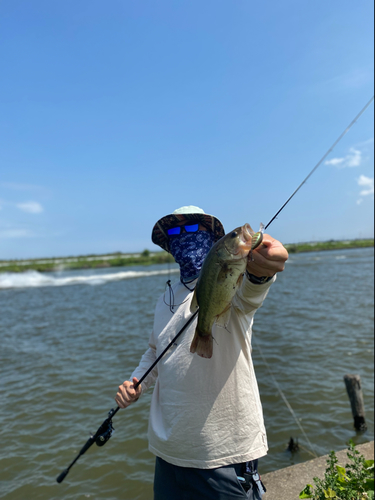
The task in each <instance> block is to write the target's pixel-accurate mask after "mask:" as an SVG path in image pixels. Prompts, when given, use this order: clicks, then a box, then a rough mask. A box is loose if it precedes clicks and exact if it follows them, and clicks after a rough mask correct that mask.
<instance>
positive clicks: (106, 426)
mask: <svg viewBox="0 0 375 500" xmlns="http://www.w3.org/2000/svg"><path fill="white" fill-rule="evenodd" d="M113 414H114V410H111V411H110V412H109V413H108V418H107V419H106V420H104V422H103V423H102V425H101V426H100V427H99V429H98V430H97V432H96V434H95V437H94V439H95V443H96V445H97V446H104V445H105V443H106V442H107V441H108V440H109V438H110V437H111V436H112V432H113V431H114V430H115V429H114V427H113V424H112V416H113Z"/></svg>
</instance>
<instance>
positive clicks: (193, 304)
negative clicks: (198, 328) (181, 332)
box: [190, 289, 199, 313]
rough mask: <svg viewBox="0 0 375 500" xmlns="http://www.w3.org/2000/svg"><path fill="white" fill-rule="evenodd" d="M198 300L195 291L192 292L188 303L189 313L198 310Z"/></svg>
mask: <svg viewBox="0 0 375 500" xmlns="http://www.w3.org/2000/svg"><path fill="white" fill-rule="evenodd" d="M198 307H199V305H198V300H197V289H195V290H194V294H193V298H192V299H191V303H190V312H191V313H195V311H196V310H197V309H198Z"/></svg>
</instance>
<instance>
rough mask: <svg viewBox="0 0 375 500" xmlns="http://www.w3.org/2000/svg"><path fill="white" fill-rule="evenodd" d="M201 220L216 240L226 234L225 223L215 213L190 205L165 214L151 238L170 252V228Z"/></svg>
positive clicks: (156, 225) (155, 227)
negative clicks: (210, 213)
mask: <svg viewBox="0 0 375 500" xmlns="http://www.w3.org/2000/svg"><path fill="white" fill-rule="evenodd" d="M185 220H186V221H199V222H200V223H201V224H203V225H204V226H205V227H206V228H207V230H208V231H211V232H212V233H214V236H215V242H216V241H218V240H219V239H220V238H222V237H223V236H224V235H225V231H224V227H223V224H222V223H221V222H220V221H219V219H217V218H216V217H214V216H213V215H209V214H206V213H205V212H204V211H203V210H202V209H201V208H199V207H194V206H193V205H189V206H186V207H181V208H177V210H175V211H174V212H172V213H171V214H169V215H165V216H164V217H162V218H161V219H159V220H158V221H157V223H156V224H155V226H154V228H153V230H152V236H151V239H152V241H153V243H155V245H159V247H161V248H163V250H166V251H167V252H169V236H168V233H167V231H168V229H170V228H171V227H173V226H175V225H176V224H179V223H180V222H183V221H185Z"/></svg>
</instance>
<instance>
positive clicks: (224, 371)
mask: <svg viewBox="0 0 375 500" xmlns="http://www.w3.org/2000/svg"><path fill="white" fill-rule="evenodd" d="M273 281H274V279H273V280H272V281H270V282H268V283H266V284H263V285H256V284H253V283H251V282H250V281H249V280H248V279H247V278H246V277H244V280H243V282H242V285H241V287H240V289H239V290H238V292H237V294H236V295H235V297H234V299H233V301H232V307H231V315H230V319H229V322H228V323H227V328H226V329H225V328H223V327H221V326H218V325H214V328H213V337H214V345H213V355H212V358H210V359H205V358H201V357H199V356H198V355H197V354H191V353H190V344H191V342H192V339H193V336H194V332H195V328H196V323H197V320H196V319H195V320H194V321H193V322H192V324H191V325H189V327H188V328H187V329H186V330H185V331H184V332H183V333H182V334H181V336H180V337H179V338H178V340H177V342H176V344H177V345H174V346H172V347H171V348H170V350H169V351H168V352H167V353H166V354H165V356H164V357H163V358H162V359H161V361H160V362H159V363H158V364H157V366H156V367H155V369H154V370H153V371H152V372H151V373H150V374H149V375H148V376H147V378H146V379H145V380H144V381H143V383H142V392H145V391H146V390H147V389H148V388H149V387H150V386H151V385H152V384H154V383H155V388H154V392H153V396H152V402H151V410H150V420H149V429H148V438H149V449H150V451H151V452H152V453H154V454H155V455H156V456H158V457H160V458H162V459H163V460H165V461H167V462H169V463H171V464H174V465H178V466H182V467H194V468H201V469H211V468H215V467H221V466H224V465H229V464H235V463H242V462H247V461H248V460H255V459H257V458H260V457H262V456H264V455H266V454H267V450H268V445H267V437H266V430H265V427H264V421H263V412H262V406H261V402H260V396H259V390H258V384H257V381H256V378H255V373H254V367H253V362H252V357H251V334H252V324H253V317H254V314H255V312H256V310H257V309H258V308H259V307H260V306H261V305H262V303H263V301H264V299H265V298H266V296H267V293H268V290H269V287H270V285H271V283H272V282H273ZM194 286H195V283H191V284H190V285H189V287H190V288H193V287H194ZM173 293H174V304H175V308H174V309H173V310H174V313H172V312H171V311H170V307H169V305H167V304H168V301H169V296H170V294H169V293H166V294H165V296H164V295H163V296H161V297H160V299H159V301H158V303H157V305H156V310H155V319H154V328H153V331H152V334H151V336H150V341H149V349H148V350H147V351H146V352H145V354H144V355H143V357H142V359H141V362H140V364H139V366H138V367H137V369H136V370H135V371H134V372H133V374H132V377H137V378H138V379H140V378H141V376H142V375H143V374H144V373H145V372H146V370H147V369H148V368H149V367H150V366H151V364H152V363H153V362H154V361H155V359H156V358H157V356H159V355H160V354H161V353H162V352H163V350H164V349H165V348H166V346H167V345H168V343H169V342H170V341H171V340H172V339H173V337H174V336H175V335H176V334H177V332H178V331H179V330H180V329H181V328H182V326H183V325H184V324H185V323H186V321H187V320H188V319H189V318H190V316H191V314H192V313H191V312H190V302H191V299H192V296H193V293H192V292H190V291H189V290H188V289H187V288H186V287H185V286H184V285H183V284H182V283H181V282H178V283H176V284H174V285H173ZM166 303H167V304H166Z"/></svg>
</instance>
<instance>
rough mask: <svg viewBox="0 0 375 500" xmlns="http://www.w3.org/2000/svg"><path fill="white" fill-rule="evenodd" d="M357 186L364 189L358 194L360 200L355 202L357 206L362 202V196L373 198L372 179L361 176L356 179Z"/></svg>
mask: <svg viewBox="0 0 375 500" xmlns="http://www.w3.org/2000/svg"><path fill="white" fill-rule="evenodd" d="M357 183H358V186H362V187H364V188H365V189H362V191H361V192H360V193H359V195H360V196H362V198H359V199H358V200H357V205H360V204H361V203H362V202H363V197H364V196H371V195H372V196H374V178H373V177H366V176H365V175H361V176H360V177H359V179H357Z"/></svg>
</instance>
